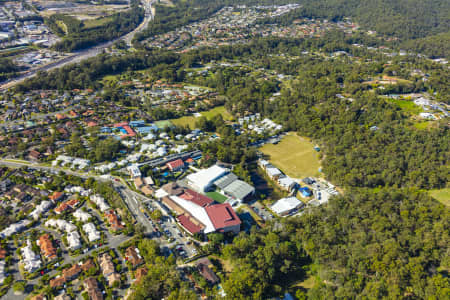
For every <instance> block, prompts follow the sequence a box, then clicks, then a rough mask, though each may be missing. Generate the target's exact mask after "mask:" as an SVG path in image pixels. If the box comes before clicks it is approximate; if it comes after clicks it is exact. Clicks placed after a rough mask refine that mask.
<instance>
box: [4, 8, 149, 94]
mask: <svg viewBox="0 0 450 300" xmlns="http://www.w3.org/2000/svg"><path fill="white" fill-rule="evenodd" d="M155 1H156V0H142V4H143V6H144V10H145V16H144V20H143V21H142V23H141V24H140V25H139V26H138V27H136V28H135V29H134V30H133V31H131V32H129V33H127V34H125V35H123V36H121V37H119V38H117V39H114V40H112V41H109V42H106V43H103V44H100V45H97V46H95V47H92V48H89V49H86V50H82V51H80V52H76V53H74V54H72V55H70V56H68V57H66V58H63V59H61V60H58V61H55V62H53V63H50V64H47V65H45V66H42V67H40V68H37V69H35V70H32V71H29V72H27V73H25V74H23V75H21V76H19V77H17V78H14V79H11V80H9V81H6V82H4V83H3V84H1V85H0V90H4V89H8V88H11V87H13V86H14V85H16V84H18V83H20V82H22V81H24V80H26V79H29V78H31V77H33V76H34V75H36V74H37V72H39V71H49V70H52V69H56V68H60V67H62V66H65V65H67V64H71V63H76V62H80V61H82V60H84V59H87V58H90V57H93V56H96V55H98V54H100V53H101V52H102V51H103V50H104V49H106V48H108V47H110V46H112V45H113V44H114V43H116V42H117V41H121V40H123V41H125V42H126V43H127V44H128V45H131V41H132V39H133V37H134V35H135V34H136V33H138V32H141V31H142V30H144V29H145V28H147V26H148V23H149V22H150V21H151V20H153V16H154V8H153V7H152V4H153V3H154V2H155Z"/></svg>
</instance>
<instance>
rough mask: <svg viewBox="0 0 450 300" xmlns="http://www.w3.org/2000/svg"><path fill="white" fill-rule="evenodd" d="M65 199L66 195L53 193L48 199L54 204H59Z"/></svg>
mask: <svg viewBox="0 0 450 300" xmlns="http://www.w3.org/2000/svg"><path fill="white" fill-rule="evenodd" d="M63 197H64V193H62V192H53V194H51V195H50V196H49V197H48V198H49V199H50V200H51V201H52V202H53V203H55V202H57V201H59V200H61V199H62V198H63Z"/></svg>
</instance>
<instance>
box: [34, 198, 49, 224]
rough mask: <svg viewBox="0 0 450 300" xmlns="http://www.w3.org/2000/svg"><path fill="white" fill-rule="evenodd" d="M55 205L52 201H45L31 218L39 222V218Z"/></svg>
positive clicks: (37, 207)
mask: <svg viewBox="0 0 450 300" xmlns="http://www.w3.org/2000/svg"><path fill="white" fill-rule="evenodd" d="M52 205H53V203H52V202H51V201H47V200H44V201H42V202H41V203H40V204H39V205H38V206H36V208H35V209H34V210H33V211H32V212H31V213H30V217H32V218H33V219H35V220H38V219H39V217H40V216H41V215H42V214H43V213H45V212H46V211H48V210H49V209H50V207H52Z"/></svg>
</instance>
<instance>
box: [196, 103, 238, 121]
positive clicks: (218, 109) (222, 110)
mask: <svg viewBox="0 0 450 300" xmlns="http://www.w3.org/2000/svg"><path fill="white" fill-rule="evenodd" d="M201 114H202V116H205V117H207V118H208V119H211V118H212V117H214V116H217V115H222V117H223V119H224V120H225V121H229V120H232V119H233V116H232V115H231V114H230V113H229V112H228V111H227V110H226V109H225V106H217V107H214V108H213V109H211V110H208V111H204V112H201Z"/></svg>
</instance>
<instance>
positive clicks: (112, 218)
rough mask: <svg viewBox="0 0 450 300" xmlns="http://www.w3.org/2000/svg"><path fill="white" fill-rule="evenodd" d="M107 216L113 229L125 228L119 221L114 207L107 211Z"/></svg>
mask: <svg viewBox="0 0 450 300" xmlns="http://www.w3.org/2000/svg"><path fill="white" fill-rule="evenodd" d="M105 217H106V218H107V219H108V223H109V225H110V226H111V229H112V230H113V231H118V230H121V229H123V228H124V226H123V224H122V223H121V222H120V221H119V218H118V216H117V214H116V212H115V211H114V210H113V209H111V210H109V211H107V212H105Z"/></svg>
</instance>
